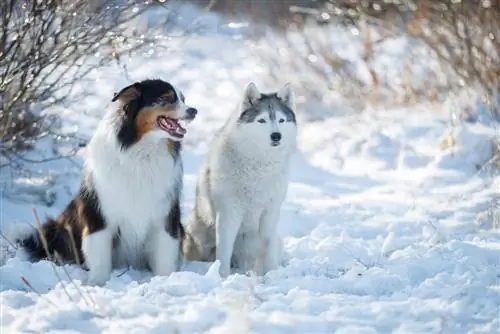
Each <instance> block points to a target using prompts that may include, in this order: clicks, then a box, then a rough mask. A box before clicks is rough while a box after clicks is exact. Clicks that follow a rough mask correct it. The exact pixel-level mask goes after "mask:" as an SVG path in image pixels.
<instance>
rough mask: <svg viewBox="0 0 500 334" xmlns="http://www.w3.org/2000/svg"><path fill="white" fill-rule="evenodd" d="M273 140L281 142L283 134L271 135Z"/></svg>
mask: <svg viewBox="0 0 500 334" xmlns="http://www.w3.org/2000/svg"><path fill="white" fill-rule="evenodd" d="M271 140H272V141H280V140H281V133H279V132H273V133H271Z"/></svg>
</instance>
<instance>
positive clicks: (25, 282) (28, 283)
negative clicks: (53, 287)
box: [21, 276, 58, 308]
mask: <svg viewBox="0 0 500 334" xmlns="http://www.w3.org/2000/svg"><path fill="white" fill-rule="evenodd" d="M21 281H22V282H23V283H24V285H26V286H27V287H28V288H29V289H30V290H31V291H33V292H34V293H36V294H37V295H38V296H39V297H40V298H42V299H45V300H46V301H47V302H49V303H50V304H52V305H53V306H54V307H56V308H57V307H58V306H57V305H56V304H54V302H52V301H51V300H50V299H48V298H45V296H44V295H42V294H41V293H40V292H38V291H37V290H35V288H34V287H33V285H31V284H30V282H28V280H27V279H26V278H25V277H24V276H21Z"/></svg>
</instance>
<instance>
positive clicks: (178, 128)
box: [156, 115, 187, 138]
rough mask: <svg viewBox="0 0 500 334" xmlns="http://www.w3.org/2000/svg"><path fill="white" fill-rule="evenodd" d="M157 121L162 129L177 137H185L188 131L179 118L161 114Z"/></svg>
mask: <svg viewBox="0 0 500 334" xmlns="http://www.w3.org/2000/svg"><path fill="white" fill-rule="evenodd" d="M156 123H157V124H158V127H159V128H160V129H162V130H163V131H165V132H167V133H168V134H169V135H171V136H173V137H176V138H183V137H184V135H185V134H186V132H187V131H186V129H184V128H183V127H182V125H181V124H179V120H177V119H173V118H170V117H166V116H161V115H160V116H158V118H157V119H156Z"/></svg>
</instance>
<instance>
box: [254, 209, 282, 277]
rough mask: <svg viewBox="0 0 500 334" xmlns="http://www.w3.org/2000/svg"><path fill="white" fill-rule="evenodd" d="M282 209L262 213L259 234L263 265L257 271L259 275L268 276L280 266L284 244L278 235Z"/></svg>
mask: <svg viewBox="0 0 500 334" xmlns="http://www.w3.org/2000/svg"><path fill="white" fill-rule="evenodd" d="M279 220H280V208H279V207H276V208H268V209H267V210H265V211H264V212H263V213H262V217H261V220H260V227H259V234H260V237H261V241H262V245H261V247H262V249H261V257H262V258H261V260H262V261H261V265H260V266H259V268H258V269H257V271H258V274H259V275H264V274H266V273H267V272H268V271H269V270H274V269H276V268H277V267H278V266H279V263H280V261H281V255H282V248H283V243H282V240H281V238H280V237H279V235H278V223H279Z"/></svg>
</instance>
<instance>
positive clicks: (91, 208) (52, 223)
mask: <svg viewBox="0 0 500 334" xmlns="http://www.w3.org/2000/svg"><path fill="white" fill-rule="evenodd" d="M105 226H106V224H105V221H104V217H103V216H102V214H101V211H100V209H99V199H98V197H97V194H96V192H95V190H93V189H92V188H91V187H89V186H88V185H87V184H85V183H83V184H82V185H81V187H80V190H79V192H78V194H77V195H76V196H75V198H73V200H72V201H71V202H70V203H69V204H68V205H67V206H66V208H65V209H64V211H63V212H62V213H61V214H60V215H59V217H58V218H57V219H52V218H48V219H47V221H46V222H45V224H43V225H42V233H43V237H44V238H45V240H46V241H47V248H48V252H49V256H47V253H46V251H45V248H44V246H43V243H42V239H41V238H42V237H41V236H40V235H39V233H38V232H37V233H36V234H34V235H32V236H30V237H28V238H26V239H24V240H21V241H20V245H21V246H22V247H23V248H24V249H25V250H26V252H27V253H28V254H29V255H30V257H31V259H32V260H41V259H46V258H51V259H52V260H55V259H56V258H55V252H57V253H58V254H59V256H60V257H61V259H62V260H63V261H64V262H72V263H80V264H82V263H83V262H84V256H83V254H82V251H81V248H82V237H83V233H87V234H91V233H94V232H97V231H99V230H102V229H103V228H104V227H105ZM70 232H71V234H72V239H73V241H74V245H73V242H72V240H71V236H70ZM75 248H76V254H75V251H74V249H75Z"/></svg>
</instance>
